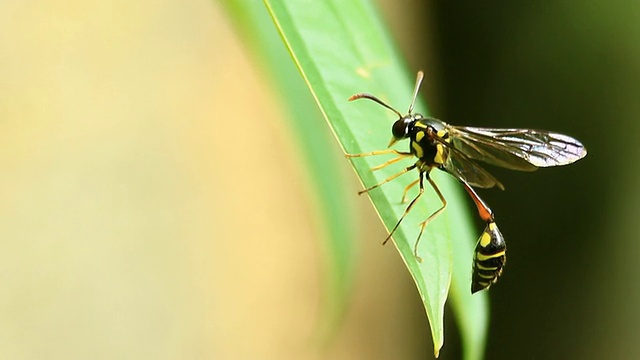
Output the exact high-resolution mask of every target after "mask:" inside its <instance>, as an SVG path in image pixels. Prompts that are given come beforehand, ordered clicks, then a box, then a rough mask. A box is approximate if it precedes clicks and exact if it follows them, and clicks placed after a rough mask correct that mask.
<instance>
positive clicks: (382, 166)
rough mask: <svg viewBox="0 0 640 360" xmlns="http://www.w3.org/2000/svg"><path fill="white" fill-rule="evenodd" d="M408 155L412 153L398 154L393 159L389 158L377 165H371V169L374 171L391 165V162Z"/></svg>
mask: <svg viewBox="0 0 640 360" xmlns="http://www.w3.org/2000/svg"><path fill="white" fill-rule="evenodd" d="M408 156H413V155H412V154H411V153H409V154H403V155H400V156H398V157H397V158H393V159H391V160H389V161H387V162H385V163H382V164H380V165H378V166H374V167H372V168H371V171H376V170H380V169H382V168H385V167H387V166H389V165H391V164H393V163H397V162H398V161H400V160H402V159H405V158H407V157H408Z"/></svg>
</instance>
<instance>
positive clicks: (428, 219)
mask: <svg viewBox="0 0 640 360" xmlns="http://www.w3.org/2000/svg"><path fill="white" fill-rule="evenodd" d="M428 176H429V174H427V180H429V184H431V187H432V188H433V190H435V192H436V194H437V195H438V197H439V198H440V201H442V207H441V208H440V209H438V210H436V211H434V212H433V214H431V215H429V217H428V218H427V219H426V220H425V221H423V222H421V223H420V233H419V234H418V238H417V239H416V243H415V244H414V245H413V255H415V257H416V259H418V261H419V262H422V258H421V257H420V256H418V244H419V243H420V238H421V237H422V233H423V232H424V228H425V227H427V224H429V222H431V220H433V219H435V218H436V216H438V215H440V213H441V212H443V211H444V209H445V208H446V207H447V200H446V199H445V198H444V196H443V195H442V193H441V192H440V189H438V185H436V183H435V182H434V181H433V180H432V179H431V178H430V177H428ZM420 186H421V187H422V184H420Z"/></svg>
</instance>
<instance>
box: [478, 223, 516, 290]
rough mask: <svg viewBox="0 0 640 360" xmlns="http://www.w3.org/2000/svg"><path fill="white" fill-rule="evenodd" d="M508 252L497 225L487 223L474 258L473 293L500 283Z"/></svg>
mask: <svg viewBox="0 0 640 360" xmlns="http://www.w3.org/2000/svg"><path fill="white" fill-rule="evenodd" d="M506 250H507V245H506V244H505V242H504V237H502V233H500V230H499V229H498V226H497V225H496V223H495V222H493V221H491V222H489V223H487V227H486V228H485V229H484V231H483V232H482V235H480V239H478V243H477V244H476V251H475V254H474V256H473V278H472V281H471V292H472V293H475V292H478V291H480V290H484V289H488V288H489V287H490V286H491V285H492V284H494V283H495V282H496V281H498V277H499V276H500V274H502V267H503V266H504V263H505V262H506V260H507V257H506V255H505V253H506Z"/></svg>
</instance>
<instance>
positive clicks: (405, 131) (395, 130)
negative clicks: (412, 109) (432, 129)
mask: <svg viewBox="0 0 640 360" xmlns="http://www.w3.org/2000/svg"><path fill="white" fill-rule="evenodd" d="M410 125H411V119H406V118H403V119H400V120H398V121H396V122H395V123H394V124H393V127H392V128H391V133H392V134H393V137H394V138H396V139H403V138H406V137H408V136H409V126H410Z"/></svg>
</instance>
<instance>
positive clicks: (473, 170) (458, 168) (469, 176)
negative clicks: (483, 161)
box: [444, 144, 504, 190]
mask: <svg viewBox="0 0 640 360" xmlns="http://www.w3.org/2000/svg"><path fill="white" fill-rule="evenodd" d="M447 148H448V149H449V156H448V157H447V160H446V161H445V163H444V168H445V170H446V171H447V172H448V173H450V174H451V175H453V176H455V177H456V178H457V179H460V180H462V181H464V182H466V183H468V184H469V185H471V186H475V187H480V188H492V187H494V186H497V187H498V188H500V189H502V190H504V186H503V185H502V183H500V181H498V179H496V178H495V177H493V175H491V174H489V172H488V171H486V170H485V169H483V168H482V167H481V166H480V165H478V164H476V163H475V162H474V161H473V160H471V159H470V158H469V157H467V156H466V155H465V154H464V153H462V152H461V151H460V150H458V149H456V148H454V147H453V146H452V145H449V144H447Z"/></svg>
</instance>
